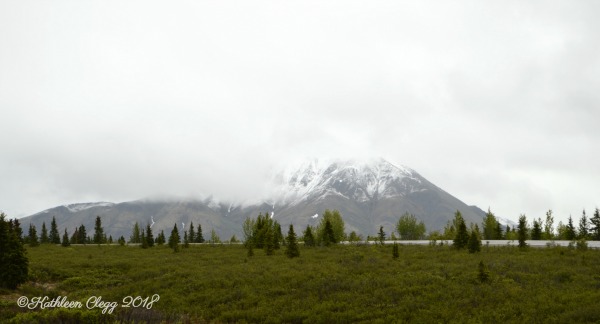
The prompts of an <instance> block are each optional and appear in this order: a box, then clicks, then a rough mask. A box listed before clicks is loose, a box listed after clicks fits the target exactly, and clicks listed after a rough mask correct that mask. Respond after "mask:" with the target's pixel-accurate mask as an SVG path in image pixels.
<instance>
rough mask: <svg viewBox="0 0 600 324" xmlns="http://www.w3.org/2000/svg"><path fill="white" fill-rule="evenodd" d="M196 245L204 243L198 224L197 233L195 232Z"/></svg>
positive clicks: (200, 226)
mask: <svg viewBox="0 0 600 324" xmlns="http://www.w3.org/2000/svg"><path fill="white" fill-rule="evenodd" d="M195 242H196V243H204V242H205V240H204V235H203V234H202V225H201V224H198V231H197V232H196V241H195Z"/></svg>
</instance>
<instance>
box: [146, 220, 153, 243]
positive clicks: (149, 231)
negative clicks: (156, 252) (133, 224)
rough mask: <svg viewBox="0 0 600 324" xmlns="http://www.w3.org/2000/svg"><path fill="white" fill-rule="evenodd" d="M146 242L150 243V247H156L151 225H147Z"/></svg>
mask: <svg viewBox="0 0 600 324" xmlns="http://www.w3.org/2000/svg"><path fill="white" fill-rule="evenodd" d="M146 241H147V242H148V247H153V246H154V235H152V227H151V226H150V224H147V225H146Z"/></svg>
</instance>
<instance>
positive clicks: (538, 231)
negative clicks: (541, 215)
mask: <svg viewBox="0 0 600 324" xmlns="http://www.w3.org/2000/svg"><path fill="white" fill-rule="evenodd" d="M531 239H532V240H541V239H542V220H541V219H538V220H535V219H534V220H533V228H532V229H531Z"/></svg>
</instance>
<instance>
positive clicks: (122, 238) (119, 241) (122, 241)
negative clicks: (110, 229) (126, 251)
mask: <svg viewBox="0 0 600 324" xmlns="http://www.w3.org/2000/svg"><path fill="white" fill-rule="evenodd" d="M117 242H118V243H119V245H120V246H124V245H125V237H123V235H121V237H119V240H118V241H117Z"/></svg>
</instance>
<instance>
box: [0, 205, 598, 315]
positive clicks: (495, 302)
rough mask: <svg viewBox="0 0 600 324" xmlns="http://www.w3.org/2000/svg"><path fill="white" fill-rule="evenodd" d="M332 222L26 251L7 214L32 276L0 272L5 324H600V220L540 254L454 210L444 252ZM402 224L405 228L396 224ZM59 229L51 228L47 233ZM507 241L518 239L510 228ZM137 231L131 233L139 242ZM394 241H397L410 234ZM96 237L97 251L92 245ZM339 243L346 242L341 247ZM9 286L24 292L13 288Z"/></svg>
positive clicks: (523, 239)
mask: <svg viewBox="0 0 600 324" xmlns="http://www.w3.org/2000/svg"><path fill="white" fill-rule="evenodd" d="M489 214H491V212H490V213H489ZM328 215H329V216H327V217H323V221H322V222H321V224H319V226H317V227H316V228H310V227H308V228H306V229H304V230H299V231H298V234H296V230H294V228H293V226H289V227H288V228H287V229H286V231H285V234H286V235H283V234H284V233H283V232H284V231H282V229H281V226H280V225H279V224H278V223H277V222H276V221H275V220H273V219H272V218H270V217H268V216H263V215H259V216H258V217H256V218H248V219H247V220H246V222H245V223H244V228H243V229H244V238H242V240H241V241H242V242H240V243H242V244H234V243H237V242H234V243H230V242H222V241H221V240H220V239H218V237H217V235H216V234H215V233H214V232H213V231H211V235H209V239H208V240H206V241H205V242H204V243H194V242H196V240H197V239H198V227H200V226H198V227H197V228H196V230H195V231H193V234H192V235H190V233H189V232H187V231H186V232H185V233H183V235H182V236H183V239H182V238H181V237H178V236H179V233H177V236H176V235H175V233H176V232H177V231H178V229H177V226H174V228H173V230H172V231H171V233H170V235H169V237H168V238H165V239H164V241H162V239H161V240H158V238H159V237H161V236H163V237H164V233H159V234H158V235H157V238H153V239H152V240H150V239H149V238H150V237H153V234H152V232H151V230H150V231H148V228H147V227H146V228H145V229H144V230H142V229H140V228H138V231H139V239H140V240H142V237H143V238H144V241H145V243H144V242H140V243H126V242H121V244H119V243H114V244H108V242H105V241H104V240H102V239H100V237H102V236H104V235H100V236H98V234H103V233H102V232H101V231H99V230H100V229H101V221H100V222H98V225H100V226H97V228H96V229H95V230H94V235H93V236H91V240H92V243H88V244H71V243H70V237H69V235H68V233H66V232H65V233H64V234H63V239H62V240H61V241H62V242H61V244H52V243H41V242H39V241H38V242H37V243H36V242H33V243H32V242H31V241H29V242H27V243H24V242H25V241H26V237H27V236H28V235H21V236H19V235H18V234H17V232H18V230H17V229H16V226H15V224H14V220H6V219H5V216H4V215H2V217H1V218H2V221H1V222H0V230H1V232H0V234H2V236H1V237H0V239H1V240H0V244H2V251H7V249H8V248H15V247H17V248H16V250H15V251H17V252H18V250H19V249H18V247H19V246H20V248H21V250H20V252H21V253H12V254H10V255H8V254H5V253H3V254H2V258H3V259H2V260H1V261H2V263H1V264H3V265H4V264H7V263H6V262H9V263H11V264H13V265H15V264H20V263H19V262H22V261H23V260H25V261H26V262H25V263H26V264H25V267H26V276H25V277H24V278H23V277H19V276H16V275H15V276H13V277H8V276H7V275H6V274H7V273H8V274H10V271H9V272H4V271H3V272H2V273H3V275H2V280H3V281H2V283H3V285H2V288H1V290H0V305H1V307H0V321H2V322H8V323H27V322H31V323H37V322H44V321H46V322H59V321H62V322H64V323H69V322H71V323H76V322H90V323H112V322H125V323H129V322H148V323H160V322H167V323H205V322H206V323H208V322H217V323H219V322H240V323H244V322H248V323H255V322H273V323H280V322H286V323H303V322H309V323H310V322H317V323H320V322H357V323H360V322H365V323H367V322H368V323H373V322H375V323H377V322H380V323H388V322H407V323H408V322H410V323H431V322H449V323H452V322H456V323H465V322H472V323H498V322H501V323H511V322H516V323H522V322H543V323H565V322H578V323H596V322H598V321H600V312H598V306H597V305H598V304H597V301H598V300H600V251H599V250H595V249H589V248H587V245H586V244H585V241H586V237H588V238H593V235H595V234H596V232H595V231H596V227H595V225H594V224H595V223H594V222H593V221H594V217H595V215H594V217H592V218H591V220H590V224H591V225H590V226H589V227H586V230H587V233H586V235H588V236H586V237H583V236H582V231H581V228H578V227H575V226H574V225H573V230H574V232H575V236H574V238H573V239H574V242H575V243H576V244H573V245H571V246H569V247H560V246H549V247H547V248H542V249H539V248H530V247H528V246H527V240H530V239H532V235H534V233H533V232H534V228H535V227H536V226H531V225H534V224H531V225H529V224H528V222H527V221H526V218H525V217H521V219H520V222H519V225H518V226H515V227H516V228H515V229H514V233H515V236H516V240H518V241H519V244H518V245H513V246H500V247H493V246H486V245H485V244H483V245H482V244H481V239H482V238H483V239H485V235H486V233H485V231H486V229H492V228H496V229H497V228H498V226H497V224H494V225H495V226H486V224H485V221H484V223H482V224H481V225H482V226H481V228H482V229H483V230H479V224H469V225H468V226H467V225H466V224H464V221H462V222H461V217H460V213H459V212H457V214H456V215H455V219H454V220H453V221H452V222H449V224H448V226H447V227H446V228H445V229H444V231H443V232H440V233H439V235H440V236H444V235H454V236H453V237H452V238H451V244H442V245H440V244H439V241H437V240H435V239H434V237H432V236H431V234H429V238H430V239H431V240H430V244H429V245H425V246H414V245H398V244H392V245H383V244H378V242H382V241H383V240H384V239H386V240H387V239H389V238H390V237H391V235H392V234H390V235H388V234H386V233H385V231H384V229H383V227H381V228H380V232H379V233H378V234H377V235H373V236H371V237H369V238H370V239H371V241H367V239H368V238H361V239H359V240H349V237H350V236H351V234H352V233H349V234H344V231H343V228H344V224H343V219H342V217H341V215H339V213H336V212H335V211H329V213H328ZM404 216H406V218H408V219H404V222H400V220H401V219H402V217H404ZM410 216H411V215H403V216H401V217H400V219H399V220H398V224H397V225H400V224H401V223H403V224H405V223H409V224H413V223H416V226H415V228H416V229H417V232H418V233H420V228H421V226H420V224H419V222H418V220H416V222H413V221H412V220H414V219H413V217H410ZM488 216H490V215H488ZM491 216H493V214H492V215H491ZM550 216H551V213H550ZM490 218H491V217H486V220H487V221H490ZM98 219H99V218H98ZM407 220H408V222H407ZM545 223H546V222H544V223H543V224H545ZM580 223H581V222H580ZM490 224H491V221H490ZM568 225H569V224H567V226H568ZM138 227H139V226H138ZM192 228H193V227H192ZM546 228H552V227H548V226H546ZM396 230H398V228H397V229H396ZM536 231H537V230H536ZM540 231H541V237H544V235H546V234H548V233H547V231H545V227H544V226H540ZM51 232H55V231H53V230H52V225H51ZM502 232H503V233H504V234H503V235H506V232H508V233H509V234H510V233H513V229H510V230H509V231H506V230H504V231H502ZM142 233H143V235H142ZM200 233H202V231H201V230H200ZM398 233H401V232H400V231H398ZM491 233H492V234H490V235H494V234H493V231H492V232H491ZM496 233H498V232H496ZM42 234H43V233H42ZM134 234H135V226H134V229H133V230H132V238H133V236H134ZM161 234H163V235H161ZM552 234H553V235H558V233H556V231H552ZM355 235H356V236H358V237H359V238H360V235H357V234H356V233H355ZM395 235H398V236H400V237H396V238H397V239H398V240H400V239H402V234H394V236H395ZM535 235H537V234H535ZM48 236H50V234H48ZM71 236H72V235H71ZM94 237H95V238H97V239H99V241H98V242H99V243H93V240H94ZM185 237H187V240H186V239H185ZM311 237H312V239H311ZM65 238H67V239H65ZM132 238H130V240H131V239H132ZM342 239H344V240H347V241H351V242H349V243H348V244H339V242H340V241H341V240H342ZM86 240H87V238H86ZM157 240H158V241H160V242H157ZM190 241H191V242H190ZM236 241H237V240H236ZM63 242H64V244H62V243H63ZM186 242H187V244H186ZM19 243H20V244H19ZM521 243H522V244H521ZM5 248H6V249H5ZM19 255H20V256H21V257H19ZM21 270H23V268H21ZM15 273H17V274H18V273H22V272H15ZM7 280H13V281H10V282H13V283H15V282H18V284H13V285H9V284H5V283H7V282H8V281H7ZM15 280H17V281H15ZM36 297H47V298H48V299H49V300H53V299H58V300H60V299H61V298H62V299H63V300H67V299H68V301H71V302H74V303H77V302H79V303H81V304H83V305H87V304H86V301H89V300H90V298H96V299H95V301H97V299H98V298H99V297H100V298H101V300H103V301H106V305H111V304H112V303H115V304H114V306H115V307H114V308H113V311H111V312H108V311H106V312H103V309H102V308H101V307H96V308H91V309H89V308H88V307H86V306H84V307H81V308H67V307H61V306H56V305H54V307H50V306H52V305H50V306H49V307H46V308H43V309H42V308H40V307H33V309H29V308H28V307H21V306H20V305H19V302H20V298H27V300H30V301H32V300H35V298H36ZM133 301H135V302H134V303H132V302H133ZM63 306H64V305H63ZM127 306H129V307H127Z"/></svg>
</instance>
